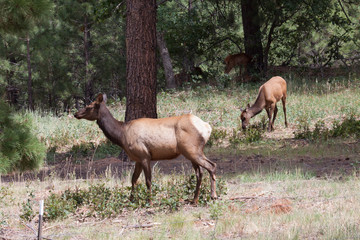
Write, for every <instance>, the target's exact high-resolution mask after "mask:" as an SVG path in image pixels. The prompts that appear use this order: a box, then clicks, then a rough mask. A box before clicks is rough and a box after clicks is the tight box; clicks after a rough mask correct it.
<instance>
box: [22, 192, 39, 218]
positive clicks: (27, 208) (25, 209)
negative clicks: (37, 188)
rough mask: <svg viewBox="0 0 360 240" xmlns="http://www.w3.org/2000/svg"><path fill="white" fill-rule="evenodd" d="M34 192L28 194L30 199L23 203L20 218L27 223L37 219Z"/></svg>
mask: <svg viewBox="0 0 360 240" xmlns="http://www.w3.org/2000/svg"><path fill="white" fill-rule="evenodd" d="M34 198H35V195H34V191H30V192H29V193H28V198H27V199H26V201H25V202H24V203H22V205H21V207H22V209H21V212H22V213H21V214H20V218H21V219H24V220H25V221H30V220H31V219H33V218H34V217H35V212H34V209H33V206H34V202H35V201H34Z"/></svg>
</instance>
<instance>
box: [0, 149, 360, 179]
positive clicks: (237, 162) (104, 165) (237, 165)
mask: <svg viewBox="0 0 360 240" xmlns="http://www.w3.org/2000/svg"><path fill="white" fill-rule="evenodd" d="M296 144H297V143H296ZM352 144H353V145H354V146H355V145H357V144H360V143H359V142H355V143H352ZM207 157H208V158H209V159H211V160H212V161H214V162H215V163H216V164H217V175H228V174H230V175H236V174H243V173H251V172H268V171H270V170H271V171H277V170H290V171H291V170H294V169H301V170H302V171H303V172H304V173H305V172H309V173H311V174H313V175H315V176H316V177H319V178H328V177H340V178H341V177H342V176H346V175H347V174H350V173H353V172H354V170H355V171H358V169H359V167H360V156H359V155H356V154H355V155H354V154H349V155H345V156H344V155H338V156H332V157H311V156H295V157H292V158H291V159H289V158H288V157H286V158H285V156H284V158H282V157H266V156H262V155H251V156H243V155H240V154H233V153H229V154H224V153H223V154H218V153H210V154H209V153H208V154H207ZM64 159H65V160H63V161H61V162H58V163H56V164H51V165H47V166H44V167H43V168H42V169H41V170H40V171H39V172H38V173H34V172H25V173H22V174H8V175H2V176H1V181H3V182H9V181H26V180H36V179H40V180H45V179H46V178H47V177H49V176H50V175H52V176H54V174H55V176H58V177H60V178H64V179H66V178H69V177H71V178H83V179H87V178H101V177H103V176H106V175H108V174H109V173H111V174H112V176H119V177H120V176H121V174H122V173H123V172H124V171H132V170H133V167H134V162H131V161H130V162H128V161H125V162H124V161H122V160H120V159H118V158H117V157H109V158H104V159H99V160H94V161H89V160H86V159H82V160H81V161H80V162H81V163H74V162H73V161H71V160H69V159H71V158H66V157H64ZM77 162H79V161H77ZM155 165H156V168H157V169H158V171H159V173H164V174H171V173H181V172H185V173H192V172H193V170H192V165H191V163H190V161H188V160H187V159H186V158H184V157H183V156H180V157H178V158H176V159H173V160H163V161H154V162H152V167H154V166H155ZM205 174H206V173H205Z"/></svg>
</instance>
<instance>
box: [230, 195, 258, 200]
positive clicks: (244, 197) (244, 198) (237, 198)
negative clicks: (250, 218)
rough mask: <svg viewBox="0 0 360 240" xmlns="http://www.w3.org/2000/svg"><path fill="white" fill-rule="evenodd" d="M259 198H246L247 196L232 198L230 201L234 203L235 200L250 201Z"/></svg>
mask: <svg viewBox="0 0 360 240" xmlns="http://www.w3.org/2000/svg"><path fill="white" fill-rule="evenodd" d="M255 198H257V197H246V196H243V197H232V198H229V200H231V201H233V200H239V199H243V200H248V199H255Z"/></svg>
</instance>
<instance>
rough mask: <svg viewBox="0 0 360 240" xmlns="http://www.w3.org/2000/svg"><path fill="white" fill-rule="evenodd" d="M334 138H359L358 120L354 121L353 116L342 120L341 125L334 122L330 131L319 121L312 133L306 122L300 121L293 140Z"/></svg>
mask: <svg viewBox="0 0 360 240" xmlns="http://www.w3.org/2000/svg"><path fill="white" fill-rule="evenodd" d="M336 137H343V138H347V137H355V138H360V120H356V117H355V116H354V115H350V117H348V118H346V119H344V121H343V122H342V123H340V122H339V121H334V122H333V127H332V129H328V128H327V127H326V126H325V122H324V121H323V120H319V121H317V122H316V123H315V128H314V130H312V131H311V130H310V127H309V123H308V122H306V121H300V125H298V129H297V131H296V132H295V138H297V139H307V140H309V141H316V140H324V141H326V140H328V139H329V138H336Z"/></svg>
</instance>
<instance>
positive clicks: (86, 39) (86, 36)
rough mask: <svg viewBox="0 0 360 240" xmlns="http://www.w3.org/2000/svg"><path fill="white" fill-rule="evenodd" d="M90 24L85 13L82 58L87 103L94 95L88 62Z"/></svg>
mask: <svg viewBox="0 0 360 240" xmlns="http://www.w3.org/2000/svg"><path fill="white" fill-rule="evenodd" d="M90 45H91V44H90V24H89V22H88V17H87V16H86V15H85V19H84V58H85V103H86V104H89V103H90V102H91V101H92V98H93V96H94V90H93V81H92V76H91V71H90V69H89V64H90Z"/></svg>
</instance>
